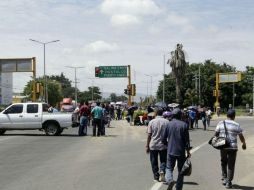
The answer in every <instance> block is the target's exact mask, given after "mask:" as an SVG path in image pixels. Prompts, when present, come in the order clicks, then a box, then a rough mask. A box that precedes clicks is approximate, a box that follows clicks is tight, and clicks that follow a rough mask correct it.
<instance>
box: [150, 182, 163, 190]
mask: <svg viewBox="0 0 254 190" xmlns="http://www.w3.org/2000/svg"><path fill="white" fill-rule="evenodd" d="M161 186H162V183H160V182H156V183H155V184H154V185H153V186H152V188H151V189H150V190H159V189H160V188H161Z"/></svg>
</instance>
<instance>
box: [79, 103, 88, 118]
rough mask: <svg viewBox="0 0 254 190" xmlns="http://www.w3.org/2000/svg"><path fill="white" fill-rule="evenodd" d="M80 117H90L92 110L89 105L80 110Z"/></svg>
mask: <svg viewBox="0 0 254 190" xmlns="http://www.w3.org/2000/svg"><path fill="white" fill-rule="evenodd" d="M79 115H80V116H89V115H90V109H89V107H88V106H87V105H83V106H81V108H80V110H79Z"/></svg>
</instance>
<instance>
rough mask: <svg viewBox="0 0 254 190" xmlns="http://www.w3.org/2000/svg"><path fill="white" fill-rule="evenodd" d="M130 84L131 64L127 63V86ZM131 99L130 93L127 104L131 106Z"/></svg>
mask: <svg viewBox="0 0 254 190" xmlns="http://www.w3.org/2000/svg"><path fill="white" fill-rule="evenodd" d="M130 85H131V66H130V65H128V86H130ZM131 104H132V101H131V94H129V95H128V106H131Z"/></svg>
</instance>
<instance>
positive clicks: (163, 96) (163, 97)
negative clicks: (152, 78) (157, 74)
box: [162, 54, 166, 102]
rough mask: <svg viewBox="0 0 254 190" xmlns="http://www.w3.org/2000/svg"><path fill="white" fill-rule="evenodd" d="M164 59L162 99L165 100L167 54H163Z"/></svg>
mask: <svg viewBox="0 0 254 190" xmlns="http://www.w3.org/2000/svg"><path fill="white" fill-rule="evenodd" d="M163 58H164V60H163V93H162V101H163V102H165V61H166V58H165V54H164V56H163Z"/></svg>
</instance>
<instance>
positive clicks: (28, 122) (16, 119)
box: [0, 102, 72, 136]
mask: <svg viewBox="0 0 254 190" xmlns="http://www.w3.org/2000/svg"><path fill="white" fill-rule="evenodd" d="M71 126H72V114H71V113H49V112H48V105H47V104H46V103H35V102H31V103H16V104H12V105H10V106H9V107H7V108H6V109H5V110H3V111H2V112H1V113H0V135H2V134H4V133H5V132H6V131H7V130H36V129H37V130H44V131H45V133H46V135H50V136H56V135H60V134H61V133H62V132H63V129H67V128H69V127H71Z"/></svg>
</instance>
